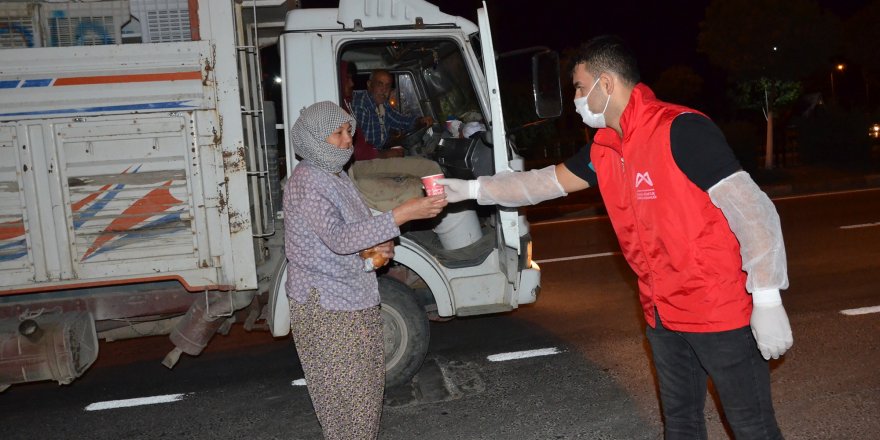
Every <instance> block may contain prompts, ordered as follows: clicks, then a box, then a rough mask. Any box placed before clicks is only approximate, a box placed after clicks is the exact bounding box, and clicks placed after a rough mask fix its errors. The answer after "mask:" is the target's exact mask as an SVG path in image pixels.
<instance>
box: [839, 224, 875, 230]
mask: <svg viewBox="0 0 880 440" xmlns="http://www.w3.org/2000/svg"><path fill="white" fill-rule="evenodd" d="M872 226H880V222H874V223H862V224H860V225H847V226H841V227H840V229H857V228H870V227H872Z"/></svg>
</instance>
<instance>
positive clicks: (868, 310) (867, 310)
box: [840, 306, 880, 316]
mask: <svg viewBox="0 0 880 440" xmlns="http://www.w3.org/2000/svg"><path fill="white" fill-rule="evenodd" d="M840 313H842V314H844V315H849V316H855V315H867V314H869V313H880V306H874V307H859V308H857V309H846V310H841V311H840Z"/></svg>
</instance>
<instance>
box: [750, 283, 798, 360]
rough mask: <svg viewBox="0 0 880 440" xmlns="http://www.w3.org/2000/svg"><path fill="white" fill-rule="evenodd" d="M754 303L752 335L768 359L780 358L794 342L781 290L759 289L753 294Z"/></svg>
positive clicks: (762, 353)
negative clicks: (783, 305)
mask: <svg viewBox="0 0 880 440" xmlns="http://www.w3.org/2000/svg"><path fill="white" fill-rule="evenodd" d="M752 303H753V305H754V307H753V308H752V319H751V325H752V335H753V336H754V337H755V341H757V342H758V350H760V351H761V355H762V356H764V359H766V360H770V358H771V357H772V358H773V359H779V357H780V356H782V355H783V354H785V352H786V351H787V350H788V349H789V348H791V346H792V344H794V338H793V337H792V335H791V324H790V323H789V322H788V315H787V314H786V313H785V308H784V307H782V297H781V296H780V295H779V290H778V289H769V290H759V291H757V292H755V293H753V294H752Z"/></svg>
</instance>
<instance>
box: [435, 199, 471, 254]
mask: <svg viewBox="0 0 880 440" xmlns="http://www.w3.org/2000/svg"><path fill="white" fill-rule="evenodd" d="M434 232H435V233H437V236H438V237H439V238H440V244H442V245H443V248H444V249H450V250H451V249H460V248H463V247H465V246H469V245H471V244H473V243H475V242H476V241H477V240H479V239H480V238H481V237H482V236H483V233H482V231H481V230H480V219H479V218H478V217H477V211H475V210H473V209H462V210H460V211H449V210H447V211H446V214H445V215H444V216H443V217H441V219H440V224H438V225H437V226H436V227H435V228H434Z"/></svg>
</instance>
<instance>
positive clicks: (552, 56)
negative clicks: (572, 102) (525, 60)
mask: <svg viewBox="0 0 880 440" xmlns="http://www.w3.org/2000/svg"><path fill="white" fill-rule="evenodd" d="M532 90H533V91H534V94H535V114H537V115H538V117H540V118H555V117H557V116H559V115H561V114H562V87H561V86H560V84H559V54H557V53H556V52H555V51H552V50H543V51H541V52H538V53H536V54H534V55H532Z"/></svg>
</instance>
